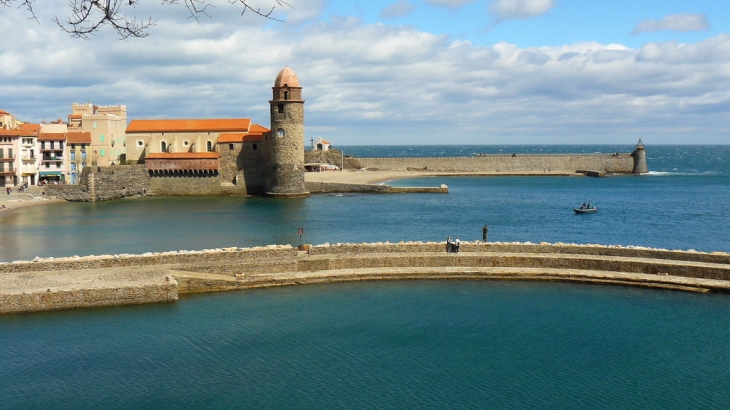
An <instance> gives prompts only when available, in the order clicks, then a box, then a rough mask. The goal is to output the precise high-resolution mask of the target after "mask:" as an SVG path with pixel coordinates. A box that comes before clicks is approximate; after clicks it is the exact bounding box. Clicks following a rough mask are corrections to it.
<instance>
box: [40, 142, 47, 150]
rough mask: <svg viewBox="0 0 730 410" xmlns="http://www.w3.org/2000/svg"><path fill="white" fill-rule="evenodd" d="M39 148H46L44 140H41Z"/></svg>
mask: <svg viewBox="0 0 730 410" xmlns="http://www.w3.org/2000/svg"><path fill="white" fill-rule="evenodd" d="M41 149H46V142H45V141H41Z"/></svg>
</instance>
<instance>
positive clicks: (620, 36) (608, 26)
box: [322, 0, 730, 47]
mask: <svg viewBox="0 0 730 410" xmlns="http://www.w3.org/2000/svg"><path fill="white" fill-rule="evenodd" d="M393 3H394V2H393V1H387V0H373V1H355V2H351V1H342V0H337V1H331V2H329V4H328V5H327V6H326V7H325V9H324V12H323V14H322V18H323V19H328V18H331V17H333V16H357V17H359V18H361V19H362V20H363V21H364V22H366V23H368V24H377V23H381V24H388V25H396V26H398V25H408V26H413V27H416V28H418V29H419V30H421V31H425V32H429V33H434V34H445V35H449V36H451V37H452V38H454V39H458V40H466V41H471V42H472V43H474V44H479V45H490V44H495V43H498V42H501V41H507V42H510V43H512V44H515V45H517V46H520V47H540V46H560V45H564V44H571V43H577V42H582V41H596V42H600V43H604V44H610V43H621V44H623V45H625V46H627V47H640V46H641V45H643V44H645V43H647V42H650V41H669V40H677V41H682V42H696V41H699V40H702V39H706V38H709V37H712V36H715V35H717V34H720V33H723V32H729V31H730V19H728V18H727V17H730V3H727V2H723V1H717V0H715V1H710V0H697V1H687V0H684V1H680V0H666V1H647V0H643V1H642V0H634V1H628V0H613V1H602V2H599V1H585V0H583V1H579V0H555V1H553V2H551V3H553V4H554V6H552V7H550V8H549V9H548V11H546V12H545V13H544V14H539V15H536V16H534V17H532V18H522V19H516V18H508V19H503V20H501V21H499V16H497V15H495V14H494V13H490V12H489V7H488V6H489V3H490V2H488V1H485V0H482V1H472V2H466V4H464V5H463V6H461V7H447V6H443V5H433V4H428V3H424V2H421V1H409V2H405V3H408V4H410V5H412V6H413V12H411V13H409V14H407V15H404V16H402V17H394V18H382V17H381V16H380V13H381V12H382V10H384V9H386V8H387V7H388V6H390V5H392V4H393ZM395 3H397V2H395ZM444 3H448V1H445V2H444ZM451 3H454V4H459V3H464V2H459V1H454V2H451ZM679 14H696V15H705V16H706V17H707V20H708V22H709V23H710V27H709V28H708V29H707V30H702V31H691V32H677V31H669V30H664V31H655V32H646V33H642V34H639V35H631V31H632V30H633V29H634V27H635V26H636V25H637V24H638V23H640V22H641V21H644V20H651V19H654V20H661V19H662V18H663V17H665V16H668V15H679ZM495 23H496V24H495Z"/></svg>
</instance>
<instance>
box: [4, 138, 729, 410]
mask: <svg viewBox="0 0 730 410" xmlns="http://www.w3.org/2000/svg"><path fill="white" fill-rule="evenodd" d="M358 149H360V150H362V151H363V152H360V153H356V152H357V150H358ZM499 149H502V150H503V151H502V152H521V153H528V152H530V150H538V152H539V150H540V149H543V150H547V151H549V152H597V151H601V152H615V151H620V152H627V151H629V150H630V147H605V146H578V147H576V146H572V147H569V146H566V147H561V146H556V147H536V146H529V147H518V146H510V147H501V148H500V147H494V146H483V147H463V146H462V147H388V148H387V149H386V148H383V147H347V149H346V150H345V153H348V152H349V153H352V154H353V155H361V156H366V155H369V156H386V155H383V153H384V152H386V153H387V152H396V153H403V154H402V155H436V154H437V152H438V153H442V154H441V155H443V156H454V155H457V154H458V153H461V154H460V155H471V153H479V152H481V153H492V152H493V151H495V150H496V152H499ZM602 150H603V151H602ZM542 152H546V151H542ZM647 152H648V157H649V168H650V169H651V170H652V174H651V175H647V176H642V177H631V176H616V177H608V178H604V179H593V178H571V177H539V178H530V177H514V178H502V177H488V178H434V179H417V180H408V181H398V182H395V183H396V184H400V185H429V186H432V185H437V184H440V183H446V184H447V185H449V187H450V193H449V194H448V195H344V196H326V195H325V196H313V197H311V198H307V199H301V200H282V201H279V200H272V199H260V198H142V199H131V200H124V201H116V202H100V203H93V204H59V205H54V206H49V207H37V208H31V209H27V210H24V211H23V212H17V213H6V214H5V215H3V216H2V217H0V244H1V245H0V261H11V260H17V259H32V258H33V257H35V256H44V257H45V256H67V255H75V254H78V255H87V254H112V253H122V252H134V253H143V252H147V251H165V250H181V249H188V250H189V249H203V248H212V247H226V246H254V245H266V244H272V243H292V244H296V243H297V241H298V237H297V235H296V228H297V227H304V228H305V238H304V239H305V241H306V242H309V243H324V242H330V243H336V242H377V241H385V240H389V241H391V242H396V241H400V240H440V241H443V240H444V239H445V238H446V236H447V235H451V236H452V237H453V236H459V237H460V238H461V239H462V240H474V239H479V238H480V237H481V227H482V226H483V225H484V224H485V223H488V224H489V226H490V240H493V241H532V242H540V241H548V242H557V241H563V242H577V243H601V244H621V245H641V246H652V247H661V248H671V249H697V250H704V251H717V250H719V251H725V252H730V165H729V164H730V147H729V146H714V147H708V146H677V147H675V146H671V147H670V146H666V147H647ZM414 153H415V154H414ZM399 155H401V154H399ZM584 201H590V202H592V203H593V204H595V205H597V206H598V207H599V209H600V211H599V213H597V214H593V215H582V216H579V215H574V214H573V212H572V207H574V206H576V205H578V204H580V203H582V202H584ZM728 317H730V298H728V297H727V295H704V294H689V293H682V292H672V291H658V290H647V289H633V288H622V287H611V286H586V285H574V284H552V283H519V282H515V283H512V282H478V281H453V282H449V281H441V282H429V281H412V282H377V283H376V282H371V283H357V284H333V285H322V286H319V285H318V286H303V287H290V288H280V289H262V290H253V291H245V292H229V293H220V294H209V295H195V296H188V297H183V298H182V299H181V300H180V301H179V302H177V303H173V304H164V305H147V306H132V307H114V308H104V309H91V310H78V311H65V312H50V313H37V314H27V315H7V316H0V346H2V349H0V409H18V408H28V409H48V408H53V409H71V408H73V409H76V408H112V409H113V408H120V409H127V408H148V409H156V408H182V409H186V408H189V409H200V408H210V409H224V408H272V409H279V408H322V409H339V408H357V409H360V408H373V409H381V408H423V409H425V408H444V407H446V408H548V409H563V408H642V409H643V408H656V409H668V408H728V406H730V377H728V376H730V374H729V373H730V349H728V347H727V341H728V340H730V326H728V319H727V318H728Z"/></svg>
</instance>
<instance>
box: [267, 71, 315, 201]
mask: <svg viewBox="0 0 730 410" xmlns="http://www.w3.org/2000/svg"><path fill="white" fill-rule="evenodd" d="M272 89H273V91H274V97H273V99H272V100H271V101H269V105H270V109H271V111H270V115H271V132H270V133H269V134H268V135H266V136H265V137H264V142H263V145H264V147H263V148H264V150H265V151H264V152H265V155H266V177H265V178H266V194H267V195H269V196H275V197H284V198H287V197H288V198H298V197H307V196H309V192H308V191H307V189H306V188H305V187H304V100H302V87H301V86H300V85H299V79H298V78H297V75H296V74H294V71H292V69H291V68H289V67H284V69H283V70H281V71H280V72H279V75H277V76H276V81H275V82H274V87H272Z"/></svg>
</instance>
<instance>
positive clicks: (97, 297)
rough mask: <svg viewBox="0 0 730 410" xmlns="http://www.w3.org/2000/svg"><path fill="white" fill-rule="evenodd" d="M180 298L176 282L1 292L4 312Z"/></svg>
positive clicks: (161, 301)
mask: <svg viewBox="0 0 730 410" xmlns="http://www.w3.org/2000/svg"><path fill="white" fill-rule="evenodd" d="M177 298H178V287H177V283H176V282H172V283H168V284H145V285H138V284H129V285H121V286H115V287H109V288H103V289H93V288H86V289H69V290H50V288H49V289H48V290H42V291H33V292H24V293H4V292H0V314H8V313H29V312H41V311H48V310H66V309H79V308H92V307H102V306H122V305H141V304H147V303H165V302H173V301H175V300H177Z"/></svg>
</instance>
